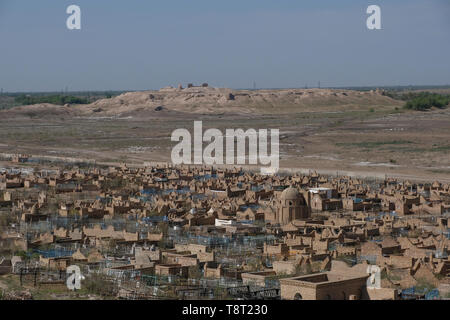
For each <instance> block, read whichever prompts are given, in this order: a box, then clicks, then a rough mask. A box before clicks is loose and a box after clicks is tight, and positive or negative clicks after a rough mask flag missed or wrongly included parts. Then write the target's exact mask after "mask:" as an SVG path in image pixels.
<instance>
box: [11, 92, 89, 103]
mask: <svg viewBox="0 0 450 320" xmlns="http://www.w3.org/2000/svg"><path fill="white" fill-rule="evenodd" d="M14 102H16V103H17V104H21V105H30V104H38V103H51V104H56V105H61V106H63V105H65V104H67V103H69V104H88V103H89V101H88V99H86V98H81V97H74V96H66V95H60V94H55V95H48V96H30V95H25V94H22V95H19V96H17V97H15V98H14Z"/></svg>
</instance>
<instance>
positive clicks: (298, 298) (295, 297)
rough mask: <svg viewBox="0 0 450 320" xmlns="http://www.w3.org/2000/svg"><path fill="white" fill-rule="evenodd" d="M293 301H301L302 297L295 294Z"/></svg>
mask: <svg viewBox="0 0 450 320" xmlns="http://www.w3.org/2000/svg"><path fill="white" fill-rule="evenodd" d="M294 300H303V297H302V295H301V294H300V293H296V294H295V296H294Z"/></svg>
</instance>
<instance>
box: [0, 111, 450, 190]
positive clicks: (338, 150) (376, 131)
mask: <svg viewBox="0 0 450 320" xmlns="http://www.w3.org/2000/svg"><path fill="white" fill-rule="evenodd" d="M194 120H202V121H203V130H206V129H207V128H218V129H219V130H221V131H222V132H223V133H224V132H225V129H227V128H229V129H237V128H242V129H244V130H246V129H249V128H254V129H261V128H267V129H280V154H281V156H280V157H281V159H280V166H281V168H286V169H292V170H294V169H296V170H302V171H307V170H316V171H318V172H322V173H327V174H335V173H336V172H338V173H339V174H349V175H354V176H362V177H364V176H370V177H378V178H384V177H385V176H388V177H399V178H403V179H410V180H427V181H433V180H440V181H443V182H446V181H447V182H449V181H450V110H449V109H444V110H432V111H428V112H412V111H407V112H406V111H403V110H402V109H401V107H399V105H398V104H393V105H390V106H383V107H379V108H378V107H376V106H375V107H369V106H367V107H364V108H360V109H353V110H351V111H346V109H345V108H344V109H343V108H340V109H338V111H330V110H329V109H327V108H318V109H317V110H316V111H314V110H311V109H308V110H307V111H305V110H301V109H300V110H295V111H292V112H290V113H283V112H280V113H279V114H276V113H270V114H243V113H236V114H232V113H224V114H220V115H217V114H198V113H197V114H192V113H183V112H178V111H171V110H163V111H161V112H157V113H156V112H155V113H152V114H146V116H145V117H143V116H142V117H141V116H139V114H136V115H132V116H127V117H119V116H115V117H92V116H89V117H80V116H78V117H39V118H10V117H5V116H3V117H1V118H0V153H2V154H3V155H7V154H13V153H28V154H32V155H33V156H42V157H49V158H51V157H63V158H66V159H71V158H76V159H84V160H95V161H97V162H101V163H108V164H110V163H119V162H128V163H133V164H143V163H144V162H152V161H156V162H163V161H170V154H171V150H172V147H173V146H174V145H175V144H176V142H172V141H170V136H171V133H172V131H173V130H175V129H177V128H186V129H188V130H189V131H190V132H191V134H192V132H193V121H194ZM0 165H1V164H0ZM30 165H31V166H32V165H33V164H29V166H30Z"/></svg>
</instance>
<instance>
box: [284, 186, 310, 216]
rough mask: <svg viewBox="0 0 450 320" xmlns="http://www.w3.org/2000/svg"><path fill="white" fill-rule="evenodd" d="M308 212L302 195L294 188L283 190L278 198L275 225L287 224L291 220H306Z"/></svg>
mask: <svg viewBox="0 0 450 320" xmlns="http://www.w3.org/2000/svg"><path fill="white" fill-rule="evenodd" d="M309 217H310V210H309V207H308V204H307V203H306V201H305V198H304V197H303V195H302V194H301V193H300V192H298V190H297V189H296V188H293V187H289V188H287V189H285V190H284V191H283V192H282V193H281V196H280V199H279V203H278V208H277V212H276V217H275V220H276V223H279V224H281V225H285V224H288V223H289V222H291V221H292V220H301V219H307V218H309Z"/></svg>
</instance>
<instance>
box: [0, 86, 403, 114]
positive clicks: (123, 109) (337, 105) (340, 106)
mask: <svg viewBox="0 0 450 320" xmlns="http://www.w3.org/2000/svg"><path fill="white" fill-rule="evenodd" d="M400 105H402V102H400V101H397V100H394V99H391V98H390V97H387V96H385V95H383V94H382V92H381V91H353V90H337V89H278V90H232V89H225V88H211V87H190V88H184V89H182V88H172V87H166V88H163V89H160V90H157V91H155V90H152V91H138V92H128V93H124V94H121V95H119V96H116V97H114V98H110V99H101V100H97V101H95V102H94V103H91V104H88V105H71V106H68V105H66V106H55V105H49V104H41V105H33V106H22V107H16V108H13V109H10V110H6V111H2V112H0V114H1V113H3V114H4V116H8V115H9V116H25V117H27V116H31V117H39V116H43V117H48V116H58V117H66V116H88V117H111V116H121V117H127V116H131V117H133V116H139V117H142V116H144V117H145V116H152V115H158V116H160V115H161V114H167V113H174V112H175V113H193V114H242V115H246V114H247V115H251V114H280V113H285V114H286V113H298V112H315V111H321V112H343V111H354V110H367V109H369V108H392V107H393V106H400Z"/></svg>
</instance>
